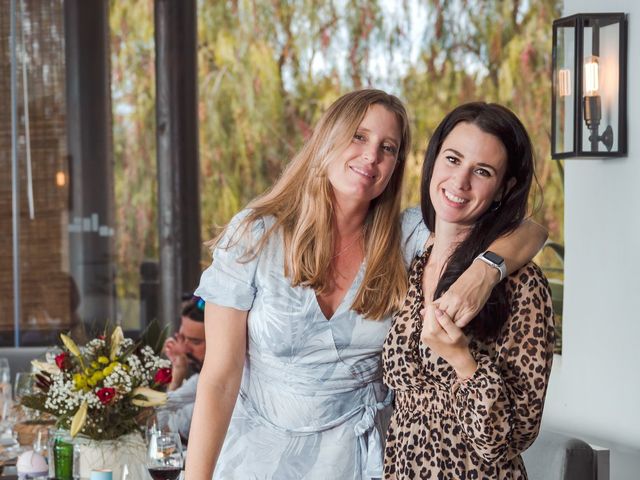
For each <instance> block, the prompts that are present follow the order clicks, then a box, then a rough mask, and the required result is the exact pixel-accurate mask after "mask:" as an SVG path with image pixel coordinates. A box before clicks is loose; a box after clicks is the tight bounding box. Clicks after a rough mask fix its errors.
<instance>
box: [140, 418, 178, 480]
mask: <svg viewBox="0 0 640 480" xmlns="http://www.w3.org/2000/svg"><path fill="white" fill-rule="evenodd" d="M183 464H184V455H183V453H182V443H181V442H180V436H179V435H178V434H177V433H175V432H162V431H157V430H156V431H152V432H150V433H149V446H148V449H147V470H148V471H149V474H150V475H151V477H152V478H153V480H176V479H177V478H178V477H179V476H180V472H182V467H183Z"/></svg>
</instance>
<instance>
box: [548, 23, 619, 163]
mask: <svg viewBox="0 0 640 480" xmlns="http://www.w3.org/2000/svg"><path fill="white" fill-rule="evenodd" d="M616 24H617V25H618V39H617V41H618V65H617V68H618V71H617V79H618V87H617V105H615V108H616V109H617V118H616V126H615V128H614V129H612V128H611V126H607V125H604V126H603V131H602V132H601V131H600V125H599V120H600V117H599V115H600V109H601V105H600V97H599V96H598V95H596V96H598V98H594V97H589V96H585V95H584V93H583V92H584V88H585V83H584V82H585V75H584V71H583V61H584V54H585V52H584V47H585V30H590V31H591V35H592V38H590V39H587V45H589V44H590V45H591V49H592V55H593V56H594V58H596V60H597V58H598V56H599V55H600V51H599V49H600V29H601V28H605V27H609V26H612V25H616ZM560 29H573V38H574V45H573V52H572V54H573V61H572V62H569V63H570V64H571V65H570V71H569V73H568V74H566V75H561V74H560V70H561V69H560V68H559V67H558V63H559V60H561V59H560V57H559V55H564V53H563V52H559V48H558V47H559V43H558V41H559V34H558V32H559V30H560ZM563 38H564V37H563ZM566 72H567V70H566V69H565V70H564V72H563V73H566ZM551 75H552V78H551V84H552V95H551V99H552V100H551V157H552V158H553V159H564V158H580V157H595V158H608V157H624V156H626V155H627V15H626V14H625V13H580V14H575V15H571V16H568V17H564V18H560V19H557V20H555V21H554V22H553V50H552V74H551ZM570 77H572V78H570ZM614 77H615V75H614ZM561 89H568V91H570V92H573V95H572V97H573V98H572V99H571V101H570V103H569V105H570V106H571V107H572V111H573V120H572V121H571V126H572V129H573V132H572V135H568V136H567V135H563V137H562V139H563V140H565V141H566V140H567V139H569V140H570V141H572V148H565V149H562V151H558V150H559V149H558V140H559V139H558V132H559V130H558V126H559V125H558V123H559V121H562V120H563V116H562V115H563V113H564V111H562V112H561V106H560V105H559V104H558V103H559V102H558V98H561V97H560V94H561ZM565 94H566V93H565ZM569 95H571V93H569V94H568V95H567V96H569ZM565 106H566V105H565ZM608 107H611V105H608ZM594 111H595V112H596V115H597V117H596V121H595V123H594V122H593V121H592V120H593V118H592V117H593V112H594ZM585 113H586V116H585ZM584 132H587V133H589V132H590V135H589V136H588V137H587V138H586V140H588V141H589V143H590V148H584V143H583V142H584V141H585V135H584ZM613 145H615V148H612V147H613Z"/></svg>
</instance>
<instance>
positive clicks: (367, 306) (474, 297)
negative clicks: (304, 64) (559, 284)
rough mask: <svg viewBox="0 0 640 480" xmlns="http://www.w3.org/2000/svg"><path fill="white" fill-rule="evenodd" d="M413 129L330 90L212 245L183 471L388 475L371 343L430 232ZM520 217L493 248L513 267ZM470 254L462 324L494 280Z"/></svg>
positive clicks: (360, 97) (537, 239)
mask: <svg viewBox="0 0 640 480" xmlns="http://www.w3.org/2000/svg"><path fill="white" fill-rule="evenodd" d="M409 146H410V133H409V123H408V119H407V114H406V111H405V108H404V106H403V105H402V103H401V102H400V101H399V100H398V99H397V98H396V97H394V96H391V95H388V94H386V93H384V92H382V91H379V90H361V91H356V92H352V93H349V94H347V95H345V96H343V97H341V98H339V99H338V100H337V101H336V102H335V103H334V104H333V105H331V106H330V107H329V109H328V110H327V111H326V112H325V114H324V115H323V117H322V118H321V119H320V122H319V123H318V125H317V127H316V129H315V131H314V133H313V135H312V137H311V138H310V139H309V141H308V142H307V144H306V145H305V146H304V147H303V148H302V150H301V151H300V153H299V154H298V155H297V156H296V157H295V158H294V159H293V160H292V161H291V163H290V165H289V166H288V167H287V169H286V170H285V171H284V173H283V175H282V177H281V178H280V179H279V180H278V181H277V182H276V184H275V185H274V186H273V188H272V189H271V190H270V191H269V192H267V193H266V194H264V195H263V196H262V197H259V198H258V199H256V200H254V201H253V202H251V203H250V204H249V206H248V207H247V209H246V210H244V211H242V212H240V213H239V214H238V215H236V217H235V218H234V219H232V221H231V222H230V223H229V225H228V226H227V227H226V229H225V230H224V232H223V233H222V235H221V236H220V237H219V238H218V239H216V241H215V242H214V247H213V263H212V265H211V266H210V267H209V268H208V269H207V270H206V271H205V272H204V273H203V275H202V279H201V283H200V286H199V288H198V290H197V291H196V295H199V296H200V297H202V298H203V299H204V300H205V301H206V302H207V303H206V307H205V325H206V340H207V353H206V357H205V361H204V366H203V369H202V372H201V374H200V379H199V384H198V390H197V392H198V393H197V398H196V406H195V411H194V417H193V420H192V426H191V433H190V437H189V453H188V458H187V468H186V478H187V480H205V479H206V480H209V479H210V478H211V475H212V472H214V469H215V472H214V478H216V479H225V480H227V479H243V480H244V479H255V478H260V479H272V478H273V479H276V478H277V479H292V480H293V479H295V480H299V479H323V480H325V479H329V478H332V479H333V478H335V479H341V480H348V479H364V478H377V477H380V476H381V475H382V448H383V439H382V436H381V432H382V431H384V428H385V425H383V423H384V422H383V417H384V415H383V413H384V412H385V411H386V410H387V407H388V406H389V405H390V402H391V395H389V394H388V393H387V391H386V389H385V388H384V386H383V385H382V382H381V360H380V353H381V348H382V342H383V340H384V337H385V335H386V333H387V331H388V328H389V325H390V314H391V313H392V312H393V311H395V310H397V309H398V308H399V307H400V306H401V303H402V302H403V301H404V297H405V294H406V289H407V266H406V261H407V259H411V258H413V256H414V255H416V254H417V253H419V252H420V251H422V249H423V247H424V243H425V240H426V238H427V237H428V231H427V228H426V226H425V225H424V223H423V222H422V218H421V216H420V214H419V213H418V212H416V211H410V212H408V213H406V214H405V215H404V216H403V217H402V219H401V216H400V189H401V183H402V175H403V173H404V169H405V162H406V157H407V152H408V149H409ZM540 230H541V229H540V228H539V227H538V226H536V225H535V224H532V223H530V222H529V223H524V224H523V225H522V226H521V227H520V228H519V229H518V230H516V232H515V233H514V234H512V235H511V237H510V238H505V239H502V240H498V241H497V242H495V243H494V244H493V245H491V248H492V249H493V250H494V251H495V252H497V253H498V254H500V255H502V256H503V257H505V258H506V260H507V266H508V267H509V270H514V269H515V268H517V267H519V266H521V265H523V264H524V263H526V262H527V261H528V260H529V259H530V258H531V257H532V256H533V255H534V253H535V252H536V251H537V250H538V249H539V247H540V246H541V244H542V242H543V241H544V239H545V236H546V235H545V234H544V233H543V232H541V231H540ZM499 277H500V275H499V273H498V272H497V271H496V270H495V269H493V268H492V267H490V266H488V265H486V264H484V263H482V262H474V264H473V265H472V266H471V267H470V268H469V269H468V271H467V273H465V274H464V275H462V276H461V278H460V280H459V282H458V283H457V284H455V285H453V286H452V287H451V288H450V292H449V293H448V294H447V295H445V296H444V297H441V299H440V308H442V309H444V310H445V311H447V312H448V313H449V314H450V315H451V316H452V317H453V318H455V319H456V321H459V322H460V323H465V322H466V321H467V320H468V318H470V317H471V316H472V315H473V313H475V311H477V310H478V309H479V308H480V307H482V305H484V302H485V299H486V298H487V297H488V295H489V293H490V291H491V289H492V288H493V286H494V285H495V284H496V283H497V282H498V280H499Z"/></svg>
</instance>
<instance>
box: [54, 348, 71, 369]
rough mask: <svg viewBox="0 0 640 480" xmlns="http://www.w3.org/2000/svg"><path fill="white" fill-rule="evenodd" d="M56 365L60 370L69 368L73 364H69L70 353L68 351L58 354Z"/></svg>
mask: <svg viewBox="0 0 640 480" xmlns="http://www.w3.org/2000/svg"><path fill="white" fill-rule="evenodd" d="M56 365H57V366H58V368H59V369H60V370H68V369H69V367H70V366H71V365H69V354H68V353H67V352H62V353H60V354H58V355H56Z"/></svg>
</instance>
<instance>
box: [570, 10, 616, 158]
mask: <svg viewBox="0 0 640 480" xmlns="http://www.w3.org/2000/svg"><path fill="white" fill-rule="evenodd" d="M619 39H620V23H618V22H617V21H614V22H613V23H608V22H607V21H606V20H600V19H597V20H588V21H586V22H585V25H584V42H583V49H582V52H580V53H581V58H580V59H579V60H580V62H581V63H582V68H583V94H584V98H585V100H584V102H585V103H584V104H583V105H584V109H585V118H583V119H582V122H580V125H581V129H582V132H581V133H582V135H581V138H582V145H581V150H582V151H584V152H598V153H605V152H609V151H617V150H619V143H618V142H619V135H618V132H619V125H618V119H619V115H620V112H619V111H618V108H619V102H620V98H619V91H620V87H619V85H620V78H619V76H620V45H619V43H620V42H619ZM594 58H595V59H597V68H595V69H594V67H593V63H592V62H593V59H594ZM594 85H595V86H596V87H597V88H596V89H595V90H593V88H591V89H587V87H589V86H590V87H593V86H594ZM588 96H590V97H592V98H593V100H590V101H591V105H590V106H595V105H597V106H598V109H597V110H599V111H597V112H595V113H593V114H592V113H591V112H590V111H589V109H588V108H587V102H589V100H587V97H588ZM590 115H591V117H593V118H589V120H590V122H589V123H590V124H591V125H589V124H588V122H587V117H589V116H590ZM594 120H595V121H594ZM607 126H611V129H612V131H613V136H612V142H613V143H612V144H611V149H610V150H609V149H608V148H607V146H606V145H605V143H604V142H602V141H595V137H594V134H595V135H602V134H603V131H604V130H605V128H606V127H607Z"/></svg>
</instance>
